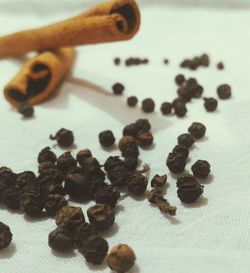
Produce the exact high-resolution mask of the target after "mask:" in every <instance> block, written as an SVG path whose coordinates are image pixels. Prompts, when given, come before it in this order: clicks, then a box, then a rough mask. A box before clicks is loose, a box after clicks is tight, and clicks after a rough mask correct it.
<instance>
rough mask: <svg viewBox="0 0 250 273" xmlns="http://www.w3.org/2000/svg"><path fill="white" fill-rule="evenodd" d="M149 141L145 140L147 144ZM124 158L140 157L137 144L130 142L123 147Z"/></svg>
mask: <svg viewBox="0 0 250 273" xmlns="http://www.w3.org/2000/svg"><path fill="white" fill-rule="evenodd" d="M142 141H143V140H142ZM146 141H147V140H145V142H146ZM121 152H122V156H123V157H135V158H138V156H139V149H138V146H137V144H136V143H133V142H130V143H127V144H126V145H124V146H123V148H122V149H121Z"/></svg>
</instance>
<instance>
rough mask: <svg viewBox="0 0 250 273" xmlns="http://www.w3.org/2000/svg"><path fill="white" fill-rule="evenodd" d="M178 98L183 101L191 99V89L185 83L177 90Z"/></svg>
mask: <svg viewBox="0 0 250 273" xmlns="http://www.w3.org/2000/svg"><path fill="white" fill-rule="evenodd" d="M177 93H178V96H179V98H181V99H182V100H183V101H184V102H189V101H190V100H191V99H192V93H191V90H190V89H189V88H188V87H187V86H186V85H181V86H180V87H179V88H178V90H177Z"/></svg>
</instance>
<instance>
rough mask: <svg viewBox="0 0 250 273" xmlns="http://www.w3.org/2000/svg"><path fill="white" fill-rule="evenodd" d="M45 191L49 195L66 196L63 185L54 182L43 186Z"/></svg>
mask: <svg viewBox="0 0 250 273" xmlns="http://www.w3.org/2000/svg"><path fill="white" fill-rule="evenodd" d="M41 187H42V189H43V191H44V192H45V193H47V194H60V195H63V196H64V195H65V194H66V192H65V189H64V187H63V186H62V185H61V184H58V183H54V182H48V183H46V184H43V185H41Z"/></svg>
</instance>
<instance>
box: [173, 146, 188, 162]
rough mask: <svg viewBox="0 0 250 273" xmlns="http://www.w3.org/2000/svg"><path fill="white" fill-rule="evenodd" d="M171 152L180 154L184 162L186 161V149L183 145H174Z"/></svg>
mask: <svg viewBox="0 0 250 273" xmlns="http://www.w3.org/2000/svg"><path fill="white" fill-rule="evenodd" d="M172 152H173V153H180V154H181V155H182V157H183V158H184V159H185V160H187V158H188V155H189V151H188V149H187V148H186V146H183V145H176V146H175V147H174V149H173V150H172Z"/></svg>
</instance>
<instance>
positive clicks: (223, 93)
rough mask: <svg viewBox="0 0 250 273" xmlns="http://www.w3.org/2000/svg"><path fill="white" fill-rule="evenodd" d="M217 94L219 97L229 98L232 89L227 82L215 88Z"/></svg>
mask: <svg viewBox="0 0 250 273" xmlns="http://www.w3.org/2000/svg"><path fill="white" fill-rule="evenodd" d="M217 94H218V96H219V98H220V99H223V100H225V99H229V98H230V97H231V95H232V89H231V86H230V85H228V84H221V85H220V86H218V88H217Z"/></svg>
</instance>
